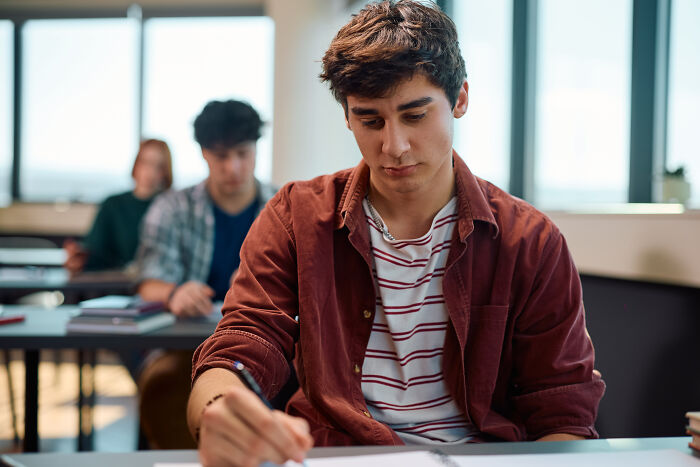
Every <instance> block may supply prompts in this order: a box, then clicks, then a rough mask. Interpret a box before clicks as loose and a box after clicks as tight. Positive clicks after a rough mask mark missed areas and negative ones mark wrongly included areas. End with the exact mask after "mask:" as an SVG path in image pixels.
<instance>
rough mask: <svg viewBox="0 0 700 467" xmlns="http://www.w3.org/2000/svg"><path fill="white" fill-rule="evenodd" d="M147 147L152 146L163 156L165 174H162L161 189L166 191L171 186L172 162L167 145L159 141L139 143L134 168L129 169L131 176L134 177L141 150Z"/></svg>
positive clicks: (149, 140) (147, 140) (150, 140)
mask: <svg viewBox="0 0 700 467" xmlns="http://www.w3.org/2000/svg"><path fill="white" fill-rule="evenodd" d="M148 146H153V147H154V148H156V149H158V150H159V151H160V152H161V153H163V154H164V155H165V173H164V174H163V178H164V179H165V180H163V189H168V188H170V187H171V186H172V184H173V160H172V156H171V155H170V148H169V147H168V143H166V142H165V141H162V140H160V139H145V140H143V141H141V144H140V145H139V152H137V153H136V159H135V160H134V166H133V167H132V168H131V176H132V177H133V176H134V173H135V172H136V164H138V163H139V159H141V155H142V154H143V150H144V149H145V148H146V147H148Z"/></svg>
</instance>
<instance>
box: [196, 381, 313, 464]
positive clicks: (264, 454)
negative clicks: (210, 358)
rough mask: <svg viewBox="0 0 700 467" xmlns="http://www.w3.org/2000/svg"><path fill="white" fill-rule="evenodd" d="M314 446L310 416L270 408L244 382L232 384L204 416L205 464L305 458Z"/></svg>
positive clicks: (201, 455)
mask: <svg viewBox="0 0 700 467" xmlns="http://www.w3.org/2000/svg"><path fill="white" fill-rule="evenodd" d="M312 446H313V439H312V438H311V435H310V434H309V425H308V424H307V423H306V420H304V419H302V418H298V417H292V416H289V415H287V414H285V413H284V412H280V411H279V410H270V409H268V408H267V407H266V406H265V404H263V402H262V401H261V400H260V399H259V398H258V397H257V396H256V395H255V394H254V393H253V392H252V391H250V390H249V389H247V388H246V387H244V386H243V385H242V384H240V383H239V384H234V385H231V386H229V387H228V388H227V390H226V392H224V393H223V395H222V396H221V397H220V398H218V399H217V400H216V401H214V402H213V403H211V404H210V405H209V406H207V407H205V408H204V411H203V412H202V415H201V417H200V428H199V458H200V461H201V463H202V465H203V466H205V467H219V466H257V465H259V464H260V463H261V462H264V461H271V462H274V463H276V464H283V463H285V462H286V461H288V460H290V459H291V460H294V461H297V462H301V461H302V460H303V459H304V456H305V454H306V452H307V451H308V450H309V449H311V447H312Z"/></svg>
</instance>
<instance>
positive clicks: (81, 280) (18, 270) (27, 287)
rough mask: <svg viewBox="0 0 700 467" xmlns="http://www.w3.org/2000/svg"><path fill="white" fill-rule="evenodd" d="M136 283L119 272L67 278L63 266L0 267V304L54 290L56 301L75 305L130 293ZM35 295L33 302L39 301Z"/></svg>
mask: <svg viewBox="0 0 700 467" xmlns="http://www.w3.org/2000/svg"><path fill="white" fill-rule="evenodd" d="M135 289H136V282H135V280H134V278H133V277H130V276H128V275H126V274H124V273H122V272H119V271H103V272H85V273H82V274H79V275H77V276H74V277H70V275H69V274H68V272H67V271H66V270H65V269H63V268H62V267H55V266H54V267H36V266H24V267H23V266H5V267H0V303H2V304H13V303H15V302H17V301H18V300H20V299H22V298H24V297H27V296H28V295H30V294H36V293H38V292H57V293H59V294H61V296H60V297H59V298H58V299H56V302H55V304H63V303H65V304H77V303H78V302H80V301H81V300H86V299H88V298H95V297H100V296H103V295H110V294H116V295H132V294H133V293H134V292H135ZM42 300H43V299H42V298H38V297H37V298H36V299H35V301H34V303H35V304H37V303H39V302H41V301H42Z"/></svg>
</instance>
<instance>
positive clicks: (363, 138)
mask: <svg viewBox="0 0 700 467" xmlns="http://www.w3.org/2000/svg"><path fill="white" fill-rule="evenodd" d="M467 90H468V86H467V82H466V81H465V82H464V85H463V87H462V89H461V90H460V94H459V97H458V99H457V103H456V105H455V107H454V108H452V107H451V106H450V102H449V101H448V99H447V96H446V95H445V92H444V91H443V90H442V89H441V88H439V87H437V86H435V85H434V84H432V83H431V82H430V81H429V80H428V79H427V78H426V77H425V76H424V75H423V74H421V73H416V74H415V75H414V76H413V77H412V78H411V79H408V80H406V81H403V82H401V83H399V85H398V86H397V87H396V88H395V89H394V91H393V92H391V93H390V94H389V95H387V96H385V97H379V98H364V97H357V96H348V97H347V106H348V109H347V112H346V114H347V124H348V128H350V130H352V132H353V134H354V135H355V140H356V141H357V145H358V146H359V148H360V152H361V153H362V157H363V159H364V160H365V162H366V163H367V165H368V166H369V168H370V183H371V186H372V188H373V189H377V190H379V191H380V192H381V193H382V194H384V196H388V197H391V196H392V194H410V193H414V194H427V195H428V196H429V195H430V193H431V191H432V189H433V188H434V187H436V186H444V185H439V184H444V183H451V180H452V176H453V175H452V162H451V161H452V136H453V120H454V118H459V117H461V116H462V115H464V113H465V112H466V110H467V101H468V99H467Z"/></svg>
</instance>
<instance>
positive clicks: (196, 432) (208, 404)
mask: <svg viewBox="0 0 700 467" xmlns="http://www.w3.org/2000/svg"><path fill="white" fill-rule="evenodd" d="M222 397H224V395H223V394H222V393H219V394H217V395H215V396H214V397H212V398H211V399H209V400H208V401H207V403H206V404H204V407H202V413H204V411H205V410H206V408H207V407H209V406H210V405H212V404H213V403H214V401H216V400H217V399H220V398H222ZM199 418H200V420H201V418H202V417H201V415H200V417H199ZM201 426H202V423H201V421H200V424H199V426H198V427H197V428H195V429H194V440H195V441H196V442H197V444H199V428H200V427H201Z"/></svg>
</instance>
